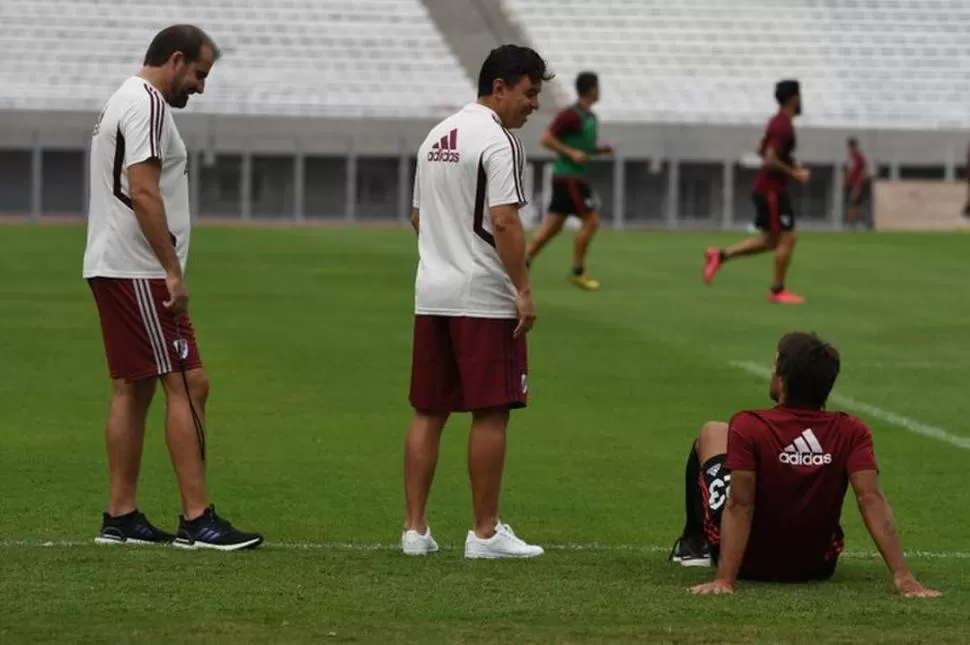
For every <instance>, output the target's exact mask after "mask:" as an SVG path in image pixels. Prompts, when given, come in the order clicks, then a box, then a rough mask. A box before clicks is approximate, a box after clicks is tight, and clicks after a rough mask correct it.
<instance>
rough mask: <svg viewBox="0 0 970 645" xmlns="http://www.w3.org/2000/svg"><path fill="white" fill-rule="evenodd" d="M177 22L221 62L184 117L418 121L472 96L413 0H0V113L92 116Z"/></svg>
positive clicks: (430, 21)
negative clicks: (196, 33) (191, 28)
mask: <svg viewBox="0 0 970 645" xmlns="http://www.w3.org/2000/svg"><path fill="white" fill-rule="evenodd" d="M175 22H194V23H196V24H198V25H200V26H201V27H203V28H205V29H206V30H207V31H209V33H210V34H211V35H212V36H213V38H215V39H216V41H217V42H218V43H219V44H220V45H221V46H222V47H223V49H224V52H225V58H224V59H223V61H222V62H221V63H220V67H219V73H218V74H214V75H213V78H212V80H211V82H210V84H209V87H208V89H207V94H208V97H207V100H205V101H197V102H193V103H192V104H190V108H189V110H188V111H198V112H204V113H221V114H273V115H280V116H341V117H344V116H349V117H357V116H361V117H364V116H379V117H416V116H428V115H433V114H440V113H444V112H447V111H448V110H450V109H452V108H453V107H454V106H455V105H461V104H462V103H464V102H465V101H467V100H468V97H469V96H470V95H471V94H470V93H471V92H472V85H471V83H470V81H469V80H468V79H467V77H466V76H465V74H464V72H463V71H462V68H461V66H460V65H459V63H458V60H457V59H456V58H455V56H454V55H453V54H452V53H451V51H450V50H449V48H448V47H447V45H446V44H445V41H444V40H443V38H442V37H441V35H440V33H439V32H438V30H437V29H436V28H435V25H434V23H433V22H432V20H431V19H430V18H429V16H428V14H427V11H426V10H425V8H424V7H423V6H422V4H421V2H419V0H327V1H326V2H319V3H311V2H306V1H296V0H270V1H267V0H206V1H202V2H195V3H188V2H178V3H157V2H153V1H151V0H70V1H68V2H65V1H64V0H4V2H2V3H0V108H5V109H14V110H23V109H29V110H97V109H99V108H100V106H101V104H102V103H103V102H104V100H105V98H106V97H107V96H108V95H109V94H110V93H111V92H112V91H114V89H115V88H116V86H117V84H118V79H119V78H123V77H124V76H125V75H126V74H129V73H133V72H135V71H137V69H138V67H139V64H140V62H141V57H142V55H143V54H144V50H145V47H146V46H147V44H148V42H149V41H150V39H151V37H152V36H153V35H154V34H155V33H156V32H157V31H158V29H160V28H161V27H164V26H166V25H168V24H172V23H175Z"/></svg>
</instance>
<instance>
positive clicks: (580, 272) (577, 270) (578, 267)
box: [573, 264, 586, 275]
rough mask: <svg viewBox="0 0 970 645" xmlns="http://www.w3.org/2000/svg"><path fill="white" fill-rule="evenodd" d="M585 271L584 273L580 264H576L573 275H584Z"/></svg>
mask: <svg viewBox="0 0 970 645" xmlns="http://www.w3.org/2000/svg"><path fill="white" fill-rule="evenodd" d="M585 271H586V269H585V268H584V267H583V265H582V264H578V265H576V266H574V267H573V275H583V273H585Z"/></svg>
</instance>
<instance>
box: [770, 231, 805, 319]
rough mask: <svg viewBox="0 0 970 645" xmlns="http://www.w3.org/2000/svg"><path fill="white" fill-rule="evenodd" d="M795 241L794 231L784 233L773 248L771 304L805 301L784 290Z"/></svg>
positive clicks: (794, 303)
mask: <svg viewBox="0 0 970 645" xmlns="http://www.w3.org/2000/svg"><path fill="white" fill-rule="evenodd" d="M797 239H798V238H797V236H796V235H795V233H794V231H785V232H783V233H782V234H781V237H780V238H779V239H778V246H777V247H776V248H775V282H774V285H772V287H771V295H770V299H771V301H772V302H776V303H780V304H787V305H797V304H801V303H802V302H804V301H805V299H804V298H802V297H801V296H797V295H795V294H794V293H792V292H791V291H788V289H786V288H785V278H786V277H787V276H788V267H789V266H790V265H791V259H792V256H793V255H794V254H795V242H796V240H797Z"/></svg>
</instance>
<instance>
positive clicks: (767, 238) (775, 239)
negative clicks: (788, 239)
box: [762, 233, 781, 251]
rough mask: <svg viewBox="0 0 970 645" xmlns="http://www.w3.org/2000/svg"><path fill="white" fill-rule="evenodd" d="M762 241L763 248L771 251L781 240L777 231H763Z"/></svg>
mask: <svg viewBox="0 0 970 645" xmlns="http://www.w3.org/2000/svg"><path fill="white" fill-rule="evenodd" d="M762 241H763V243H764V245H765V248H767V249H771V250H772V251H773V250H775V249H777V248H778V244H779V243H780V241H781V234H779V233H765V235H764V237H763V238H762Z"/></svg>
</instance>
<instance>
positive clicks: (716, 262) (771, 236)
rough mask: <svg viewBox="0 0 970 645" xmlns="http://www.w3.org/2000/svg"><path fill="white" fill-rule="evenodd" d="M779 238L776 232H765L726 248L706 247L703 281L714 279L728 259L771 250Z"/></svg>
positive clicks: (709, 281) (707, 281) (710, 281)
mask: <svg viewBox="0 0 970 645" xmlns="http://www.w3.org/2000/svg"><path fill="white" fill-rule="evenodd" d="M779 239H780V236H779V234H778V233H771V232H766V233H762V234H761V235H759V236H758V237H752V238H749V239H747V240H743V241H741V242H738V243H737V244H735V245H734V246H732V247H729V248H726V249H717V248H714V247H711V248H708V249H707V251H706V252H705V255H704V257H705V262H704V282H706V283H707V284H711V283H712V282H713V281H714V276H715V275H717V272H718V271H719V270H720V268H721V265H723V264H724V263H725V262H727V261H728V260H731V259H733V258H740V257H744V256H746V255H758V254H759V253H765V252H766V251H771V250H772V249H774V248H776V247H777V246H778V241H779Z"/></svg>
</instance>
